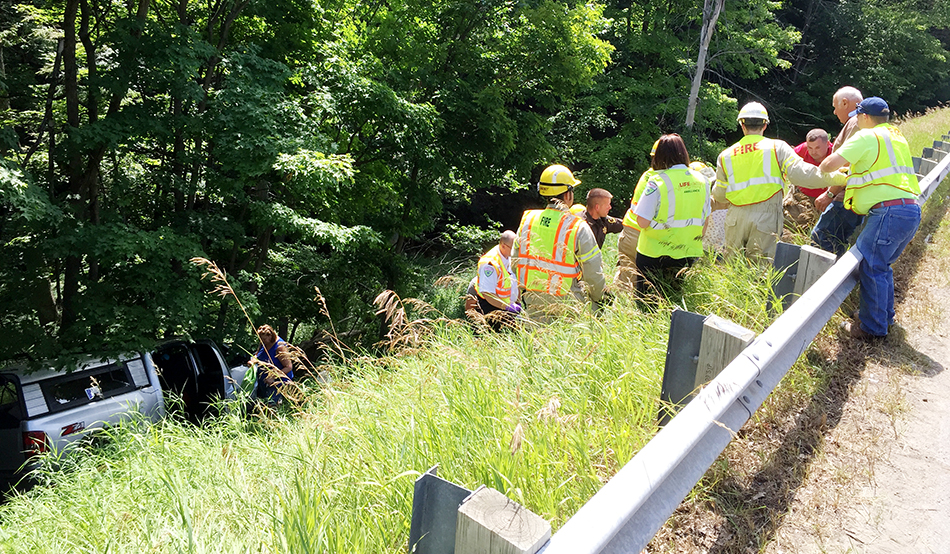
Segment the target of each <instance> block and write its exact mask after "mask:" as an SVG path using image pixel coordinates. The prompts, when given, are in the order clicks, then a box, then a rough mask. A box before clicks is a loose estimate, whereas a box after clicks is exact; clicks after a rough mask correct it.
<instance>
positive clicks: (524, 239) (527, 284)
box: [514, 208, 600, 296]
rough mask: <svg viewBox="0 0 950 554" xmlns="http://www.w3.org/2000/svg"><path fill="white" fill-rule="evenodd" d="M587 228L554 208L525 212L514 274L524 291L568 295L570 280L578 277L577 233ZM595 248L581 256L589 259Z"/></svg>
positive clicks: (573, 217)
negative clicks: (580, 229) (580, 227)
mask: <svg viewBox="0 0 950 554" xmlns="http://www.w3.org/2000/svg"><path fill="white" fill-rule="evenodd" d="M580 225H586V223H584V222H583V220H581V219H580V218H578V217H577V216H575V215H574V214H572V213H570V212H562V211H560V210H557V209H554V208H547V209H545V210H528V211H526V212H525V213H524V215H523V216H522V218H521V225H520V226H519V227H518V244H519V245H520V247H519V253H518V258H517V267H515V268H514V271H515V273H516V275H517V278H518V284H519V285H520V286H521V288H523V289H525V290H530V291H535V292H544V293H548V294H552V295H554V296H564V295H566V294H569V293H570V292H571V285H572V283H573V279H576V278H578V277H580V275H581V270H580V267H579V266H578V263H579V261H580V260H578V259H577V257H576V256H575V254H574V249H575V246H576V244H577V230H578V227H579V226H580ZM599 251H600V250H599V249H598V248H597V247H596V244H595V246H594V248H593V250H592V251H591V252H589V253H585V254H584V255H583V256H581V258H582V259H590V258H592V257H594V256H595V255H597V253H598V252H599Z"/></svg>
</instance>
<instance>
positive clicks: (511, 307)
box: [505, 302, 521, 315]
mask: <svg viewBox="0 0 950 554" xmlns="http://www.w3.org/2000/svg"><path fill="white" fill-rule="evenodd" d="M505 311H506V312H510V313H513V314H515V315H518V314H520V313H521V304H518V303H517V302H512V303H511V304H508V305H507V306H505Z"/></svg>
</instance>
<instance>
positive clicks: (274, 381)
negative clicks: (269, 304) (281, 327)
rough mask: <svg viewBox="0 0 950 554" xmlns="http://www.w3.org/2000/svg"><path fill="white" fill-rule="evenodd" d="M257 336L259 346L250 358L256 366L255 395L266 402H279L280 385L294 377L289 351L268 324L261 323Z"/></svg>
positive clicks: (280, 400)
mask: <svg viewBox="0 0 950 554" xmlns="http://www.w3.org/2000/svg"><path fill="white" fill-rule="evenodd" d="M257 337H258V340H259V341H260V344H261V347H260V348H259V349H258V351H257V354H255V355H254V358H253V359H252V360H251V362H252V364H254V365H257V366H258V369H257V371H258V373H257V397H258V398H259V399H261V400H263V401H264V402H266V403H268V404H280V403H281V402H282V401H283V400H284V395H283V394H281V390H280V389H281V387H282V386H284V385H286V384H287V383H289V382H291V381H292V380H293V378H294V366H293V362H292V361H291V359H290V351H289V350H288V348H287V343H286V342H284V339H282V338H280V337H279V336H277V331H275V330H274V328H273V327H271V326H270V325H261V326H260V328H258V329H257Z"/></svg>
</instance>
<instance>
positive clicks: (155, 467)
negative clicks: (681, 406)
mask: <svg viewBox="0 0 950 554" xmlns="http://www.w3.org/2000/svg"><path fill="white" fill-rule="evenodd" d="M938 114H939V115H940V116H941V117H944V114H945V112H938ZM928 117H931V116H928ZM941 125H943V124H942V123H941ZM943 127H944V128H947V129H948V130H950V125H943ZM905 132H907V133H908V134H911V133H910V132H908V131H905ZM921 132H929V131H921ZM942 132H943V131H941V132H940V134H942ZM930 136H931V137H932V136H934V135H930ZM914 140H916V139H914ZM930 140H932V139H930ZM608 240H609V241H610V242H609V243H608V248H607V251H608V252H609V253H610V256H609V258H608V260H609V261H608V264H607V265H608V269H607V273H608V274H609V273H610V269H611V267H612V265H613V263H614V259H615V255H614V254H613V252H615V250H616V237H615V236H610V237H609V239H608ZM769 280H770V275H769V273H768V271H767V270H765V269H763V268H760V267H758V266H756V265H754V264H749V263H747V262H745V261H743V260H738V261H735V262H733V263H729V264H725V263H722V262H716V261H715V260H714V259H712V258H706V259H703V260H702V261H701V262H700V263H699V264H697V265H696V266H695V267H694V268H692V269H691V270H690V271H688V272H687V274H686V276H685V282H684V286H683V289H682V292H681V293H680V294H677V295H676V296H674V297H673V298H671V300H670V301H658V302H656V303H651V304H648V305H647V306H646V307H643V308H641V307H640V306H639V305H638V303H637V302H636V301H635V300H634V299H633V298H631V297H628V296H625V295H622V294H621V295H618V297H617V298H616V300H615V302H614V303H613V304H612V305H611V306H609V307H608V308H607V309H606V310H605V311H604V312H603V313H602V314H601V315H600V316H597V317H594V316H590V315H587V314H580V313H579V314H578V315H577V316H576V317H573V318H565V319H562V320H560V321H559V322H557V323H555V324H553V325H550V326H546V327H526V328H524V329H521V330H518V331H514V332H507V333H500V334H494V333H476V332H474V331H473V329H472V327H471V326H469V325H467V324H465V323H461V322H458V321H440V322H436V323H433V324H430V325H428V326H427V327H426V329H428V331H427V332H426V333H425V334H422V335H420V336H419V337H417V340H416V342H415V348H413V349H412V350H410V351H404V352H402V353H400V352H395V353H393V354H392V355H390V356H386V357H381V358H374V357H370V356H357V355H353V356H351V357H350V363H349V364H347V365H346V366H333V365H330V366H328V367H327V368H325V369H329V371H330V372H331V374H333V375H336V376H338V378H337V379H336V380H334V381H332V382H331V383H330V384H327V385H318V384H315V383H312V382H305V383H304V384H303V388H304V400H303V401H302V402H301V404H300V405H299V406H297V407H285V409H282V410H280V411H279V412H278V413H269V414H265V415H260V414H257V415H253V414H252V415H248V416H243V417H242V416H240V415H239V414H236V413H234V414H230V415H227V416H224V417H222V418H221V419H220V420H218V421H215V422H213V423H211V424H208V425H205V426H204V427H202V428H195V427H193V426H191V425H188V424H183V423H180V422H178V421H176V420H174V419H167V420H166V421H164V422H162V423H161V424H158V425H154V426H151V427H147V428H143V427H141V426H129V427H128V428H118V429H113V430H112V431H110V433H109V434H108V436H105V437H103V438H102V440H101V441H100V443H101V444H100V445H99V446H98V447H97V448H87V449H85V450H84V451H83V452H82V453H78V454H81V455H75V456H72V457H70V458H69V460H70V462H69V463H68V464H67V466H66V467H64V468H63V469H61V470H58V471H52V470H50V471H49V472H47V473H44V474H43V475H42V476H41V478H42V479H43V480H44V481H45V482H46V484H45V485H43V486H40V487H38V488H36V489H35V490H33V491H32V492H30V493H29V494H27V495H23V496H19V497H16V498H13V499H12V500H11V501H9V502H8V503H6V504H4V505H3V506H0V522H2V525H0V552H17V553H20V552H36V553H47V552H96V553H101V552H109V553H127V552H128V553H132V552H135V553H140V552H157V553H158V552H162V553H164V552H188V553H210V552H216V553H217V552H221V553H232V552H233V553H238V552H403V551H404V550H405V548H406V543H407V539H408V530H409V522H410V516H411V505H412V486H413V481H414V480H415V478H416V477H417V476H418V475H419V473H420V472H422V471H425V470H427V469H428V468H429V467H431V466H433V465H435V464H439V466H440V470H439V475H440V476H442V477H443V478H445V479H448V480H450V481H454V482H457V483H459V484H462V485H463V486H466V487H468V488H470V489H474V488H476V487H478V486H479V485H482V484H485V485H488V486H490V487H493V488H496V489H498V490H499V491H501V492H502V493H504V494H506V495H507V496H509V497H510V498H512V499H513V500H515V501H517V502H519V503H521V504H523V505H525V506H526V507H528V508H529V509H530V510H532V511H534V512H535V513H538V514H539V515H541V516H542V517H544V518H545V519H548V520H550V521H551V523H552V525H553V526H554V527H555V529H556V528H557V527H559V526H560V525H562V524H563V523H564V521H566V520H567V519H568V518H569V517H570V516H571V515H573V514H574V513H575V512H576V511H577V510H578V508H579V507H580V506H581V505H583V504H584V502H586V500H587V499H588V498H590V497H591V496H592V495H593V494H594V493H595V492H596V491H597V490H598V489H599V488H600V487H601V486H602V485H603V483H605V482H606V481H607V480H608V479H609V478H610V477H611V476H612V475H613V474H614V473H615V472H616V471H617V470H618V469H619V468H620V467H621V466H622V465H623V464H624V463H626V462H627V461H628V460H629V459H630V458H631V457H632V456H633V455H634V454H635V453H636V451H637V450H639V449H640V448H641V447H642V446H643V445H644V444H646V442H647V441H649V439H650V438H651V437H652V436H653V434H654V433H655V432H656V425H655V417H656V414H657V410H658V407H659V406H658V397H659V392H660V383H661V380H662V371H663V363H664V359H665V353H666V348H667V344H666V339H667V334H668V331H669V314H670V312H671V311H672V309H673V307H674V306H679V307H681V308H685V309H688V310H690V311H694V312H699V313H715V314H717V315H720V316H722V317H724V318H727V319H730V320H732V321H735V322H736V323H738V324H740V325H743V326H746V327H748V328H751V329H753V330H755V331H756V332H760V331H761V330H762V329H764V328H765V327H766V326H767V325H768V323H769V322H770V321H772V319H773V318H774V316H773V315H771V314H769V313H768V312H767V310H766V308H765V306H766V304H767V301H768V300H769ZM455 283H456V284H455V287H456V288H452V287H449V288H447V289H444V290H443V291H442V292H439V293H438V294H439V295H440V296H439V298H440V300H439V301H438V302H437V303H438V304H440V305H442V304H451V302H449V300H448V299H451V298H453V297H455V296H457V295H458V294H459V293H460V292H461V290H463V289H464V286H465V285H466V284H467V278H466V277H465V276H461V277H460V278H459V279H457V280H456V281H455ZM446 311H449V310H446ZM447 315H451V314H447ZM414 332H416V331H414ZM822 371H823V370H821V368H816V367H815V365H814V364H809V363H807V362H805V361H800V362H799V363H797V364H796V366H795V367H794V368H793V369H792V371H791V372H790V374H789V377H788V378H787V379H786V382H785V383H783V385H782V386H781V387H780V390H779V391H778V393H777V394H775V395H773V396H772V397H770V399H769V400H768V401H767V403H766V405H765V406H764V407H763V410H760V412H759V413H758V414H756V416H755V418H754V421H755V422H756V423H757V424H763V422H764V423H766V424H767V423H768V422H769V421H770V420H771V418H776V419H778V418H784V417H786V416H785V413H784V412H783V410H787V409H793V408H794V406H796V405H799V404H801V403H802V402H805V403H807V399H808V398H810V397H811V396H812V395H814V394H816V393H817V391H820V390H821V389H822V387H823V386H824V383H826V382H827V375H825V374H824V373H822ZM763 457H764V455H763ZM730 471H731V470H730V465H729V463H728V462H727V461H721V462H718V463H717V465H716V466H714V471H713V472H711V475H710V476H709V477H708V478H707V479H706V481H705V482H704V484H703V485H702V486H701V487H700V488H699V489H697V490H696V491H694V495H693V498H695V499H697V500H698V501H701V499H702V498H704V496H705V495H706V494H707V493H706V492H705V491H708V490H709V489H710V488H711V487H714V486H715V485H716V482H717V481H718V480H721V479H727V478H729V472H730Z"/></svg>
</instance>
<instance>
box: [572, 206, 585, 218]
mask: <svg viewBox="0 0 950 554" xmlns="http://www.w3.org/2000/svg"><path fill="white" fill-rule="evenodd" d="M586 209H587V206H585V205H583V204H574V205H573V206H571V213H572V214H574V215H576V216H578V217H580V215H581V214H582V213H584V210H586Z"/></svg>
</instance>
